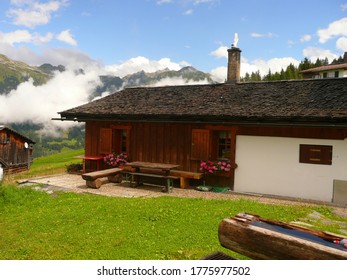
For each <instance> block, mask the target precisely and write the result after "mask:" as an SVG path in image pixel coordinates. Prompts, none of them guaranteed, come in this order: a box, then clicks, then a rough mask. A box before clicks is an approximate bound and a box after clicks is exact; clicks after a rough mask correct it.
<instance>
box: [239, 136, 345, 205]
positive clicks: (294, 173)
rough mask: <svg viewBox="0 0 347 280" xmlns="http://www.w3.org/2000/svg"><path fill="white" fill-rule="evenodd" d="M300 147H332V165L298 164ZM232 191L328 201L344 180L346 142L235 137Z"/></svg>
mask: <svg viewBox="0 0 347 280" xmlns="http://www.w3.org/2000/svg"><path fill="white" fill-rule="evenodd" d="M300 144H312V145H331V146H333V158H332V165H320V164H307V163H299V147H300ZM236 163H237V165H238V167H237V168H236V170H235V183H234V190H235V191H236V192H249V193H258V194H271V195H279V196H289V197H297V198H304V199H314V200H321V201H327V202H330V201H331V200H332V196H333V180H334V179H338V180H347V140H321V139H301V138H285V137H262V136H242V135H239V136H237V139H236Z"/></svg>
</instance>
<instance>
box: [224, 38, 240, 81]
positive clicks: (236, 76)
mask: <svg viewBox="0 0 347 280" xmlns="http://www.w3.org/2000/svg"><path fill="white" fill-rule="evenodd" d="M240 66H241V50H240V49H239V48H237V47H235V46H234V44H232V45H231V48H230V49H228V76H227V83H229V84H231V83H237V82H239V81H240V68H241V67H240Z"/></svg>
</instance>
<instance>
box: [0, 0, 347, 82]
mask: <svg viewBox="0 0 347 280" xmlns="http://www.w3.org/2000/svg"><path fill="white" fill-rule="evenodd" d="M0 11H1V12H0V53H3V54H5V55H8V56H9V57H11V58H13V59H18V60H22V61H25V62H27V63H29V64H31V65H39V64H41V63H44V62H50V63H53V64H59V63H60V64H65V65H66V64H69V63H75V64H76V63H77V64H78V63H81V64H82V63H88V62H89V61H90V62H97V63H99V64H101V65H103V66H105V68H106V69H108V70H110V71H111V70H113V71H114V73H115V74H119V75H120V76H121V75H122V74H128V72H129V71H130V72H131V71H135V70H138V69H139V68H137V67H136V66H137V65H138V66H139V67H141V65H145V64H146V63H147V65H145V68H146V67H149V65H151V67H149V69H148V70H149V71H150V70H155V69H157V68H160V67H163V66H164V65H166V66H168V67H169V68H179V67H181V66H185V65H192V66H193V67H195V68H197V69H199V70H202V71H205V72H210V73H215V74H216V75H217V74H218V70H219V71H221V72H223V71H224V68H225V67H226V53H227V52H226V49H227V48H228V47H230V45H231V44H232V43H233V40H234V39H233V38H234V34H235V33H238V36H239V42H238V47H240V48H241V49H242V62H243V64H242V66H243V67H242V68H241V71H242V73H244V72H245V71H246V70H248V71H253V70H257V69H259V70H261V71H262V72H264V71H265V72H266V71H267V70H268V68H272V69H274V70H277V68H279V70H280V68H281V67H285V66H286V65H288V63H290V62H292V63H298V62H299V61H300V60H302V59H303V58H304V57H308V58H310V59H312V60H315V59H317V57H320V58H325V57H328V59H330V60H331V59H333V58H336V57H338V56H340V55H343V53H344V51H347V1H346V0H341V1H340V0H329V1H326V0H322V1H320V0H316V1H311V0H306V1H302V0H301V1H297V0H291V1H279V0H242V1H240V0H127V1H124V0H83V1H81V0H46V1H43V0H11V1H1V3H0ZM127 64H130V66H132V68H130V69H128V67H129V65H128V66H127ZM122 71H123V72H122Z"/></svg>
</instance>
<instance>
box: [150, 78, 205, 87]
mask: <svg viewBox="0 0 347 280" xmlns="http://www.w3.org/2000/svg"><path fill="white" fill-rule="evenodd" d="M202 84H209V81H208V80H206V79H205V80H202V81H194V80H186V79H183V78H179V77H173V78H165V79H161V80H159V81H158V82H156V83H154V84H151V85H148V86H149V87H162V86H183V85H202Z"/></svg>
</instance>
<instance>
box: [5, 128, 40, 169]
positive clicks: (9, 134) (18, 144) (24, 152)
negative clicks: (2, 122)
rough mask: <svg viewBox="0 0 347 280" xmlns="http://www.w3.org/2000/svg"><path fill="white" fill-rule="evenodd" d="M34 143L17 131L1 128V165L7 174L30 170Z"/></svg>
mask: <svg viewBox="0 0 347 280" xmlns="http://www.w3.org/2000/svg"><path fill="white" fill-rule="evenodd" d="M33 144H35V142H34V141H32V140H30V139H29V138H27V137H25V136H23V135H21V134H19V133H17V132H16V131H14V130H12V129H10V128H8V127H5V126H0V164H1V165H2V166H3V168H4V170H5V172H6V173H15V172H20V171H24V170H27V169H29V166H30V164H31V161H32V158H31V156H32V145H33Z"/></svg>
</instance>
